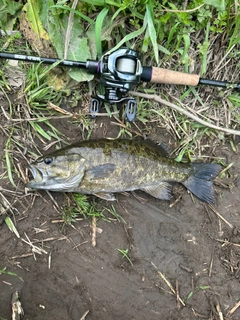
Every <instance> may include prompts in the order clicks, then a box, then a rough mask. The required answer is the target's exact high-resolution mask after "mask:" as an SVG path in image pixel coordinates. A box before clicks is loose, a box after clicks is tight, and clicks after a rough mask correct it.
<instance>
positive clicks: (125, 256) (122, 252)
mask: <svg viewBox="0 0 240 320" xmlns="http://www.w3.org/2000/svg"><path fill="white" fill-rule="evenodd" d="M118 252H120V253H121V254H122V258H123V259H126V260H127V261H128V262H129V263H130V265H131V266H132V267H133V263H132V260H131V259H130V257H129V255H128V249H126V250H123V249H118Z"/></svg>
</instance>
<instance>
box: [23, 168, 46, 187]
mask: <svg viewBox="0 0 240 320" xmlns="http://www.w3.org/2000/svg"><path fill="white" fill-rule="evenodd" d="M28 170H29V172H30V174H31V175H32V179H31V180H30V181H29V182H28V183H27V184H26V187H27V188H30V189H32V188H39V187H41V186H42V184H43V183H44V181H45V180H46V175H45V174H44V172H43V171H42V170H41V169H37V168H36V167H35V166H33V165H30V166H29V168H28Z"/></svg>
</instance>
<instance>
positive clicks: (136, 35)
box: [107, 14, 147, 54]
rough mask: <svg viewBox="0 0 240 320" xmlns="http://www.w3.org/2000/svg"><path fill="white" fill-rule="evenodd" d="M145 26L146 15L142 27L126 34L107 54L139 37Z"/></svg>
mask: <svg viewBox="0 0 240 320" xmlns="http://www.w3.org/2000/svg"><path fill="white" fill-rule="evenodd" d="M146 26H147V19H146V14H145V18H144V21H143V26H142V27H141V28H140V29H138V30H136V31H133V32H131V33H129V34H127V35H126V36H125V37H124V38H123V39H122V40H121V41H120V42H119V43H118V44H117V45H116V46H115V47H114V48H112V49H111V50H109V51H108V52H107V53H108V54H110V53H111V52H113V51H115V50H117V49H118V48H120V47H121V46H122V45H123V44H124V43H125V42H127V41H130V40H132V39H134V38H136V37H138V36H140V35H141V34H142V33H143V32H144V31H145V29H146Z"/></svg>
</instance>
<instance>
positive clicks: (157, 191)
mask: <svg viewBox="0 0 240 320" xmlns="http://www.w3.org/2000/svg"><path fill="white" fill-rule="evenodd" d="M141 190H142V191H144V192H146V193H148V194H150V195H151V196H153V197H155V198H157V199H162V200H170V199H171V196H172V193H171V190H172V186H171V184H169V183H168V182H161V183H159V184H158V185H154V186H149V187H145V188H141Z"/></svg>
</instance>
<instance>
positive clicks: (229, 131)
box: [129, 91, 240, 136]
mask: <svg viewBox="0 0 240 320" xmlns="http://www.w3.org/2000/svg"><path fill="white" fill-rule="evenodd" d="M129 93H130V94H131V95H135V96H137V97H142V98H145V99H151V100H154V101H156V102H159V103H161V104H163V105H165V106H168V107H170V108H172V109H173V110H176V111H178V112H180V113H183V114H184V115H185V116H187V117H189V118H191V119H192V120H194V121H197V122H198V123H201V124H202V125H204V126H206V127H209V128H212V129H215V130H219V131H223V132H226V133H228V134H233V135H237V136H240V131H238V130H233V129H228V128H222V127H219V126H216V125H214V124H212V123H209V122H207V121H204V120H202V119H201V118H199V117H197V116H195V115H193V114H192V113H191V112H189V111H187V110H184V109H183V108H181V107H179V106H177V105H176V104H174V103H171V102H169V101H167V100H164V99H162V98H160V97H159V96H158V95H156V94H146V93H141V92H134V91H130V92H129Z"/></svg>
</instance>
